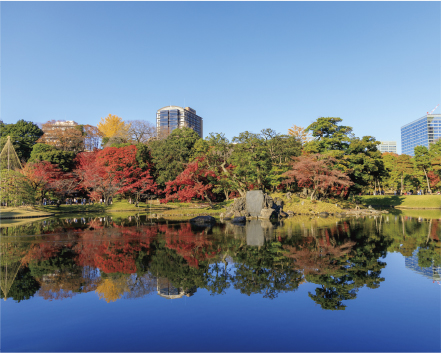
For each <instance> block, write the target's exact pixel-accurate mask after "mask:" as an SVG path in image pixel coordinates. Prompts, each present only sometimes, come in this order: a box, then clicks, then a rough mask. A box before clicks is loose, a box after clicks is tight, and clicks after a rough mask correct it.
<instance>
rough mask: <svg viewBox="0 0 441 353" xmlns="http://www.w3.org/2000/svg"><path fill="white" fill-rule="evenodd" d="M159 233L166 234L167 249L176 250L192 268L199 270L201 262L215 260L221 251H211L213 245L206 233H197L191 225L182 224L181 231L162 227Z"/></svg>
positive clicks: (165, 226)
mask: <svg viewBox="0 0 441 353" xmlns="http://www.w3.org/2000/svg"><path fill="white" fill-rule="evenodd" d="M159 231H161V232H164V233H165V239H166V240H165V241H166V244H167V248H169V249H173V250H175V251H176V253H178V254H179V255H181V256H182V257H183V258H184V259H185V260H186V261H187V263H188V265H189V266H192V267H196V268H197V267H198V266H199V261H205V260H208V259H210V258H213V257H215V256H216V254H217V253H218V252H219V251H220V249H216V250H211V249H210V247H211V245H212V243H211V242H210V241H209V240H208V239H207V237H206V235H205V233H204V231H201V232H199V233H195V232H194V231H192V230H191V225H190V224H189V223H181V225H180V229H173V228H169V227H167V225H161V226H159Z"/></svg>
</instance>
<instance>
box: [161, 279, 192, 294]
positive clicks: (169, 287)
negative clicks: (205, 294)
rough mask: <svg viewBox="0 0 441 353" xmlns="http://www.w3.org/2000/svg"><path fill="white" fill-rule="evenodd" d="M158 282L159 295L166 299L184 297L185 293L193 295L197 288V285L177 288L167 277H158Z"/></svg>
mask: <svg viewBox="0 0 441 353" xmlns="http://www.w3.org/2000/svg"><path fill="white" fill-rule="evenodd" d="M156 283H157V284H156V286H157V287H156V288H157V291H158V295H159V296H161V297H163V298H166V299H178V298H182V297H183V296H184V295H185V296H187V297H191V296H192V295H193V294H194V293H196V290H197V288H196V287H192V288H190V289H186V290H184V289H183V288H176V287H174V286H173V284H171V282H170V281H169V280H168V279H167V278H158V279H157V282H156Z"/></svg>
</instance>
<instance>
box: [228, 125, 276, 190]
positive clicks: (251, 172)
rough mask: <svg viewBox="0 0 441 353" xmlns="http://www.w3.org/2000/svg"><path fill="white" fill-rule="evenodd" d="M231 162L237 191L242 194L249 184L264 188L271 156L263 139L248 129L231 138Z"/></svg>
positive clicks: (269, 168)
mask: <svg viewBox="0 0 441 353" xmlns="http://www.w3.org/2000/svg"><path fill="white" fill-rule="evenodd" d="M233 144H234V146H233V153H232V154H231V157H230V160H231V164H232V165H234V169H233V173H234V175H235V179H236V181H237V183H238V186H239V188H238V191H239V193H240V194H241V195H242V196H244V195H245V192H246V190H248V189H249V188H250V186H251V185H253V186H255V188H257V189H261V190H264V189H265V184H266V183H267V179H266V178H267V176H268V175H269V173H270V171H271V167H272V165H271V156H270V153H269V150H268V148H267V146H266V143H265V141H264V139H262V137H261V136H260V135H258V134H254V133H251V132H248V131H245V132H242V133H240V134H239V136H238V137H234V138H233Z"/></svg>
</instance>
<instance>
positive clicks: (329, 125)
mask: <svg viewBox="0 0 441 353" xmlns="http://www.w3.org/2000/svg"><path fill="white" fill-rule="evenodd" d="M341 121H343V120H342V119H341V118H331V117H329V118H324V117H321V118H318V119H317V121H315V122H313V123H312V124H311V125H309V126H308V127H307V128H306V129H305V131H307V132H308V131H309V132H310V133H311V135H312V137H313V139H312V141H310V142H308V143H306V144H305V146H304V151H305V152H306V153H323V152H331V151H344V150H346V149H347V148H348V147H349V143H350V137H351V134H352V128H351V127H349V126H344V125H338V124H339V123H340V122H341ZM334 153H335V152H334ZM334 157H338V153H337V155H335V154H334Z"/></svg>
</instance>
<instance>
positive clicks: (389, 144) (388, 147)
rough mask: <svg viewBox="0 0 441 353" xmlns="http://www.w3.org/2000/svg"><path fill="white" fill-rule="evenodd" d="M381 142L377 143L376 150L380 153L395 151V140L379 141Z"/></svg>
mask: <svg viewBox="0 0 441 353" xmlns="http://www.w3.org/2000/svg"><path fill="white" fill-rule="evenodd" d="M380 142H381V144H380V145H378V150H379V151H380V152H381V153H384V152H391V153H397V141H380Z"/></svg>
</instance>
